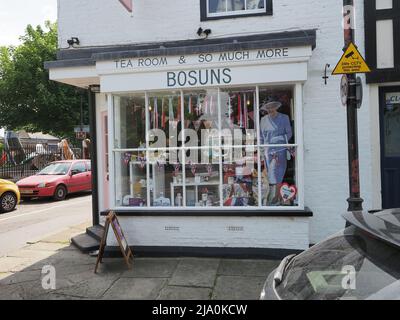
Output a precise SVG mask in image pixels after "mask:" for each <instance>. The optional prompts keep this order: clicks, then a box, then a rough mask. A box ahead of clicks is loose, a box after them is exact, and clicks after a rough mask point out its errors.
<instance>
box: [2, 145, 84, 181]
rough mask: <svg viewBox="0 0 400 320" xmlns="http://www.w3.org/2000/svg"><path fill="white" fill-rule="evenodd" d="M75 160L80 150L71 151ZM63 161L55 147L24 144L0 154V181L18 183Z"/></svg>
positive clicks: (78, 157)
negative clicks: (53, 163)
mask: <svg viewBox="0 0 400 320" xmlns="http://www.w3.org/2000/svg"><path fill="white" fill-rule="evenodd" d="M72 150H73V152H74V154H75V156H76V158H77V159H80V158H81V149H78V148H73V149H72ZM59 160H63V156H62V151H61V149H60V148H58V147H57V146H46V145H42V144H24V145H22V148H13V147H10V148H8V149H4V150H3V151H1V152H0V179H6V180H11V181H14V182H15V181H18V180H20V179H23V178H26V177H29V176H31V175H35V174H36V173H38V172H39V171H41V170H42V169H43V168H45V167H46V166H47V165H48V164H49V163H51V162H54V161H59Z"/></svg>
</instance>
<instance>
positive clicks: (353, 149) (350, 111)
mask: <svg viewBox="0 0 400 320" xmlns="http://www.w3.org/2000/svg"><path fill="white" fill-rule="evenodd" d="M343 8H344V10H343V15H344V44H345V48H344V50H346V49H347V47H348V46H349V45H350V43H352V42H353V43H354V40H355V35H354V27H355V9H354V1H353V0H343ZM347 79H348V82H349V93H348V100H347V142H348V158H349V189H350V190H349V191H350V197H349V198H348V199H347V202H348V203H349V208H348V211H362V210H363V206H362V204H363V199H361V196H360V162H359V153H358V123H357V99H356V95H357V75H356V74H348V75H347Z"/></svg>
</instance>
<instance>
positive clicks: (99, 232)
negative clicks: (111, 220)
mask: <svg viewBox="0 0 400 320" xmlns="http://www.w3.org/2000/svg"><path fill="white" fill-rule="evenodd" d="M86 233H87V234H88V235H89V236H91V237H92V238H94V239H96V240H98V241H99V242H100V241H101V238H103V234H104V227H103V226H101V225H96V226H93V227H89V228H87V229H86Z"/></svg>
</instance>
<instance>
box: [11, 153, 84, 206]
mask: <svg viewBox="0 0 400 320" xmlns="http://www.w3.org/2000/svg"><path fill="white" fill-rule="evenodd" d="M17 185H18V187H19V190H20V192H21V197H22V199H25V200H29V199H31V198H43V197H53V198H54V199H55V200H57V201H62V200H64V199H65V197H66V196H67V194H70V193H76V192H81V191H90V190H92V175H91V167H90V161H88V160H68V161H57V162H53V163H51V164H50V165H48V166H47V167H45V168H44V169H43V170H42V171H40V172H39V173H38V174H36V175H34V176H30V177H28V178H25V179H22V180H20V181H18V182H17Z"/></svg>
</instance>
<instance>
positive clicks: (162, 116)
mask: <svg viewBox="0 0 400 320" xmlns="http://www.w3.org/2000/svg"><path fill="white" fill-rule="evenodd" d="M164 101H165V100H164V98H163V99H162V102H161V109H162V111H161V112H162V115H161V127H162V128H163V129H165V124H166V119H165V118H166V115H165V104H164Z"/></svg>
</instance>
